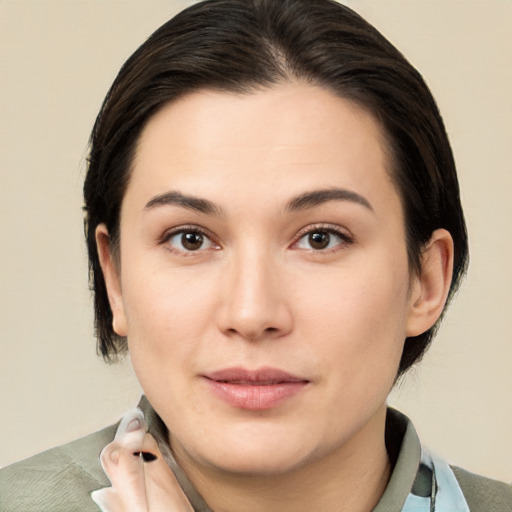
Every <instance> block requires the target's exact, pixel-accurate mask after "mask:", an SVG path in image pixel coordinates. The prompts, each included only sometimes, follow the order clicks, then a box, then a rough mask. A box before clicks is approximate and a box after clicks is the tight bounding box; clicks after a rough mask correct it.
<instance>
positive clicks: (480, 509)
mask: <svg viewBox="0 0 512 512" xmlns="http://www.w3.org/2000/svg"><path fill="white" fill-rule="evenodd" d="M452 470H453V472H454V474H455V477H456V478H457V481H458V482H459V485H460V488H461V489H462V492H463V494H464V497H465V498H466V501H467V503H468V506H469V509H470V511H471V512H512V485H509V484H505V483H503V482H499V481H497V480H492V479H490V478H486V477H483V476H480V475H475V474H474V473H470V472H469V471H466V470H464V469H461V468H458V467H456V466H454V467H452Z"/></svg>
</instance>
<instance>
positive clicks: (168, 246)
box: [161, 225, 220, 256]
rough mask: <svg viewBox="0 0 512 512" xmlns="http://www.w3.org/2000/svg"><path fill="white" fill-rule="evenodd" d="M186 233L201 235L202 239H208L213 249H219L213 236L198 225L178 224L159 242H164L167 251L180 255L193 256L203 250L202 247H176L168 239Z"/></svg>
mask: <svg viewBox="0 0 512 512" xmlns="http://www.w3.org/2000/svg"><path fill="white" fill-rule="evenodd" d="M186 233H193V234H196V235H200V236H202V237H203V238H204V239H207V240H209V242H210V244H211V245H212V246H213V249H214V250H218V249H220V246H219V244H218V243H217V242H215V238H214V237H213V236H212V235H211V234H210V233H209V232H208V231H206V230H205V229H202V228H200V227H199V226H192V225H190V226H180V227H179V228H175V229H172V230H170V231H167V232H166V233H165V234H164V236H163V237H162V240H161V243H162V244H165V247H166V249H167V250H168V251H170V252H172V253H173V254H178V255H180V256H195V255H196V254H197V253H200V252H202V251H204V249H197V250H195V251H194V250H186V249H177V248H175V247H173V246H172V245H171V244H170V243H169V242H170V240H171V239H172V238H173V237H175V236H177V235H182V236H183V235H184V234H186Z"/></svg>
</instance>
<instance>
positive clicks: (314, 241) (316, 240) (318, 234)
mask: <svg viewBox="0 0 512 512" xmlns="http://www.w3.org/2000/svg"><path fill="white" fill-rule="evenodd" d="M308 242H309V245H310V247H311V248H312V249H316V250H321V249H325V248H326V247H329V243H330V242H331V235H330V233H328V232H327V231H315V232H313V233H309V235H308Z"/></svg>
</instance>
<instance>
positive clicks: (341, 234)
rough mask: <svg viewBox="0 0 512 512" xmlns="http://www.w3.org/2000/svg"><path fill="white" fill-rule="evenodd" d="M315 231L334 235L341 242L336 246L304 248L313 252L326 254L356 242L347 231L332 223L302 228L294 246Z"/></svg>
mask: <svg viewBox="0 0 512 512" xmlns="http://www.w3.org/2000/svg"><path fill="white" fill-rule="evenodd" d="M314 233H326V234H328V235H334V236H335V237H338V238H339V239H340V242H339V243H338V244H336V245H335V246H334V247H330V248H323V249H315V248H313V247H310V248H309V249H304V250H307V251H309V252H311V253H313V254H326V253H332V252H336V251H338V250H340V249H343V248H344V247H347V246H349V245H351V244H353V243H354V238H353V237H352V236H351V235H349V234H348V233H347V232H346V231H344V230H341V229H340V228H339V227H338V226H335V225H332V224H315V225H313V226H307V227H306V228H303V229H301V230H300V231H299V232H298V233H297V235H296V236H295V240H296V241H295V242H294V243H293V244H292V247H294V246H297V245H298V244H299V242H300V241H301V240H302V239H304V238H305V237H307V236H310V235H312V234H314Z"/></svg>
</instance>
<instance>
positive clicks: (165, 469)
mask: <svg viewBox="0 0 512 512" xmlns="http://www.w3.org/2000/svg"><path fill="white" fill-rule="evenodd" d="M142 450H143V451H142V456H143V460H144V479H145V485H146V500H147V505H148V510H149V511H150V512H194V508H193V507H192V505H191V504H190V502H189V501H188V499H187V497H186V495H185V493H184V492H183V489H182V488H181V487H180V484H179V483H178V480H176V477H175V475H174V473H173V472H172V470H171V468H170V467H169V466H168V464H167V462H165V459H164V458H163V456H162V454H161V452H160V450H159V448H158V444H157V442H156V441H155V439H154V438H153V436H151V434H146V436H145V438H144V442H143V445H142Z"/></svg>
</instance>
